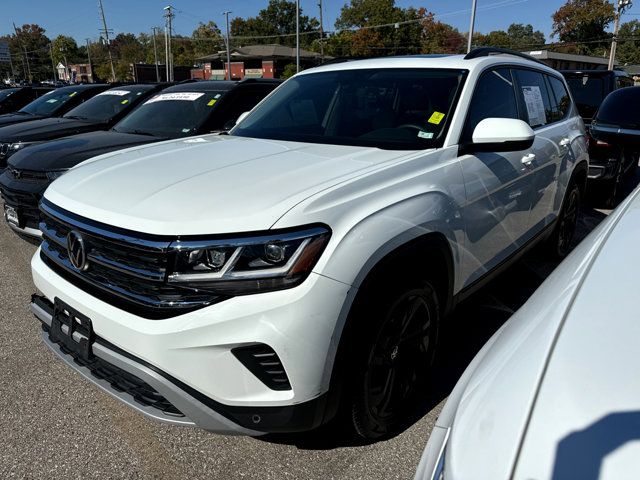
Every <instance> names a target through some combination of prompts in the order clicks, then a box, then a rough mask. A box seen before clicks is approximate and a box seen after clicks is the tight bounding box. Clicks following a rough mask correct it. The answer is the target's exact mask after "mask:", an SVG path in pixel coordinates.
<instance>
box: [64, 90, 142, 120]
mask: <svg viewBox="0 0 640 480" xmlns="http://www.w3.org/2000/svg"><path fill="white" fill-rule="evenodd" d="M151 88H152V87H151V86H149V87H148V88H144V89H143V88H140V87H137V88H127V87H120V88H113V89H111V90H106V91H104V92H102V93H99V94H98V95H96V96H95V97H93V98H91V99H89V100H87V101H86V102H84V103H83V104H81V105H78V106H77V107H76V108H73V109H71V110H69V111H68V112H67V113H65V114H64V115H63V117H64V118H79V119H81V120H90V121H92V122H108V121H109V120H110V119H112V118H113V117H115V116H116V115H117V114H119V113H120V112H122V111H123V110H124V109H125V108H129V107H130V106H131V104H132V103H134V102H135V101H136V99H137V98H138V97H139V96H140V95H143V94H144V93H145V92H146V91H148V90H150V89H151Z"/></svg>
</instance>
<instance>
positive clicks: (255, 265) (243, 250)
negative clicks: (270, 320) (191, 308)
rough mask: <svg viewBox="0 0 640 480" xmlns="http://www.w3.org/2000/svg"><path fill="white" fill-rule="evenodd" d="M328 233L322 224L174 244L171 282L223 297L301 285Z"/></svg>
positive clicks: (325, 242) (327, 239) (328, 235)
mask: <svg viewBox="0 0 640 480" xmlns="http://www.w3.org/2000/svg"><path fill="white" fill-rule="evenodd" d="M330 236H331V232H330V231H329V229H328V228H327V227H324V226H312V227H307V228H304V229H300V230H295V231H292V230H281V231H273V232H270V233H267V234H264V235H259V236H247V237H244V236H243V237H238V238H232V239H215V240H186V241H178V242H174V243H173V244H172V245H171V248H172V249H173V250H174V251H175V263H174V266H173V271H172V272H171V273H170V274H169V282H171V283H174V284H182V285H184V286H186V287H192V288H197V289H199V290H201V291H211V292H212V293H215V294H221V295H247V294H252V293H261V292H267V291H272V290H281V289H283V288H291V287H295V286H296V285H299V284H300V283H302V282H303V281H304V279H305V278H306V277H307V276H308V275H309V273H310V272H311V269H312V268H313V267H314V265H315V264H316V262H317V261H318V258H320V255H321V254H322V251H323V250H324V247H325V246H326V245H327V242H328V241H329V238H330Z"/></svg>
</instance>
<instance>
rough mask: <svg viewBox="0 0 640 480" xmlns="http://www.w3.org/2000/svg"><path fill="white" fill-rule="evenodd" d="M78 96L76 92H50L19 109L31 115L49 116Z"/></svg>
mask: <svg viewBox="0 0 640 480" xmlns="http://www.w3.org/2000/svg"><path fill="white" fill-rule="evenodd" d="M78 94H79V93H78V92H77V91H73V92H70V91H68V90H66V91H65V90H52V91H51V92H49V93H46V94H44V95H42V96H41V97H40V98H38V99H37V100H34V101H33V102H31V103H30V104H28V105H27V106H25V107H23V108H21V109H20V111H21V112H26V113H30V114H32V115H43V116H47V115H51V114H53V113H54V112H55V111H56V110H58V109H59V108H60V107H62V106H63V105H64V104H66V103H67V102H69V101H70V100H71V99H72V98H73V97H75V96H76V95H78Z"/></svg>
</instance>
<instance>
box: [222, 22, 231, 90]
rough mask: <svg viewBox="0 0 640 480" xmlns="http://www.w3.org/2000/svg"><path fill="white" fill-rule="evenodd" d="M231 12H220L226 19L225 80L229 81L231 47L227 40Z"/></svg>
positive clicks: (228, 37)
mask: <svg viewBox="0 0 640 480" xmlns="http://www.w3.org/2000/svg"><path fill="white" fill-rule="evenodd" d="M230 13H231V12H230V11H226V12H222V14H223V15H224V16H225V17H226V22H227V31H226V37H227V80H231V47H230V46H229V41H230V40H229V39H230V37H231V36H230V35H229V14H230Z"/></svg>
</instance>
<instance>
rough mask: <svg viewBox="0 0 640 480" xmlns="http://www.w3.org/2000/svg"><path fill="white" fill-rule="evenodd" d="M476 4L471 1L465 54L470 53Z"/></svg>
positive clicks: (474, 0) (473, 0) (475, 1)
mask: <svg viewBox="0 0 640 480" xmlns="http://www.w3.org/2000/svg"><path fill="white" fill-rule="evenodd" d="M476 3H477V0H472V1H471V22H470V23H469V38H468V39H467V53H469V52H470V51H471V44H472V43H473V29H474V27H475V24H476Z"/></svg>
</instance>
